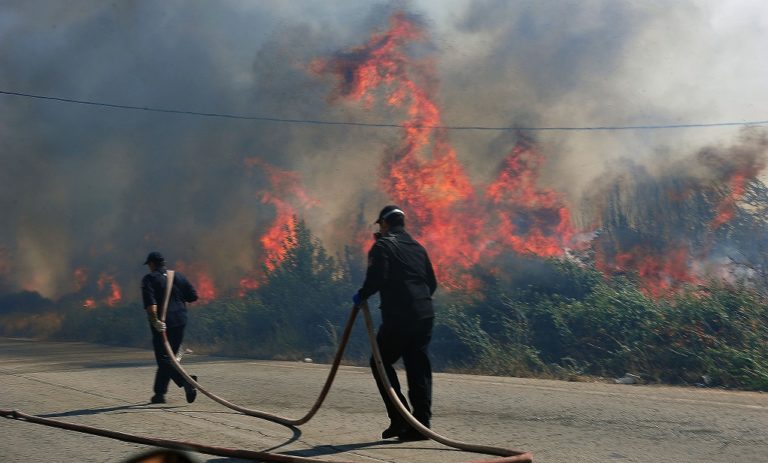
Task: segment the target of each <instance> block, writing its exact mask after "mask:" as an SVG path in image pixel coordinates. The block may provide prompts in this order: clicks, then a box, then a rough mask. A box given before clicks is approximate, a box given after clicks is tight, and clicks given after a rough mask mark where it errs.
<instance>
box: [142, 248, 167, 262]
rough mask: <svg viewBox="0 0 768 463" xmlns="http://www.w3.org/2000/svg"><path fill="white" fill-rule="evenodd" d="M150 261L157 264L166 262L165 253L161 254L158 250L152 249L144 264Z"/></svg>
mask: <svg viewBox="0 0 768 463" xmlns="http://www.w3.org/2000/svg"><path fill="white" fill-rule="evenodd" d="M150 262H154V263H156V264H162V263H164V262H165V257H163V255H162V254H160V253H159V252H158V251H152V252H150V253H149V254H147V260H145V261H144V263H143V264H142V265H147V264H148V263H150Z"/></svg>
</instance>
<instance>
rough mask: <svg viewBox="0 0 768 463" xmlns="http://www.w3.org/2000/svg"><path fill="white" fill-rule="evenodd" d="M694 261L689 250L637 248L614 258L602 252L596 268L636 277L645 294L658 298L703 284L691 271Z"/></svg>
mask: <svg viewBox="0 0 768 463" xmlns="http://www.w3.org/2000/svg"><path fill="white" fill-rule="evenodd" d="M691 261H692V257H691V255H690V251H689V249H688V248H687V247H686V246H679V247H675V248H672V249H663V248H662V249H651V248H649V247H648V246H643V245H636V246H633V247H632V248H630V249H629V250H627V251H623V252H620V253H617V254H616V255H614V256H612V258H607V257H606V256H605V254H604V253H603V252H598V256H596V262H595V264H596V267H597V269H598V270H600V271H601V272H603V273H604V274H623V273H628V272H632V273H635V274H636V275H637V277H638V278H639V280H640V283H641V289H642V290H643V292H644V293H646V294H648V295H649V296H652V297H655V298H658V297H663V296H668V295H670V294H673V293H674V292H676V291H677V290H679V289H680V287H681V286H682V285H684V284H700V283H701V281H702V280H701V278H699V277H698V276H697V275H695V273H694V272H692V271H691Z"/></svg>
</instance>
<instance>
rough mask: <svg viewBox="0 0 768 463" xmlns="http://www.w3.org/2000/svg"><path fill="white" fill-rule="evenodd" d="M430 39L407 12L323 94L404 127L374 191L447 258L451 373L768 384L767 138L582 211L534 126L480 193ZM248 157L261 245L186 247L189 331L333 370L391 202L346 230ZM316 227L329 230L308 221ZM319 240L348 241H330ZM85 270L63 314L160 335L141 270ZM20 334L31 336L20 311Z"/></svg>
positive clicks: (620, 174)
mask: <svg viewBox="0 0 768 463" xmlns="http://www.w3.org/2000/svg"><path fill="white" fill-rule="evenodd" d="M428 42H429V37H428V33H427V30H426V29H425V27H424V25H423V24H422V23H420V22H419V21H418V19H416V18H414V17H413V16H410V15H408V14H407V13H403V12H396V13H395V14H393V15H392V16H391V18H390V19H389V23H388V26H387V27H386V28H384V29H383V30H381V31H375V32H374V33H373V34H372V35H371V36H370V38H369V39H368V40H366V41H365V42H364V43H363V44H362V45H360V46H357V47H353V48H349V49H346V50H344V51H341V52H339V53H337V54H335V55H333V56H329V57H324V58H317V59H315V60H313V61H312V62H311V63H310V65H309V71H310V74H311V76H312V78H313V79H314V80H313V82H315V83H316V84H317V83H318V82H320V83H328V82H331V83H332V85H333V88H332V90H331V92H330V95H329V98H328V103H329V104H330V105H331V106H333V107H334V108H338V107H343V108H344V109H346V110H349V111H351V112H355V111H359V110H365V111H371V110H374V109H377V108H378V109H379V110H380V111H382V112H384V113H386V114H390V115H394V116H395V117H398V118H400V119H399V122H398V124H399V127H398V128H397V136H396V137H394V138H393V139H392V141H391V142H389V143H382V146H383V148H382V149H381V152H380V153H378V156H377V157H376V161H375V162H376V173H377V176H378V177H377V179H376V185H375V186H376V187H378V188H379V189H380V190H381V191H382V192H383V195H381V196H380V197H383V198H385V199H386V202H387V203H395V204H398V205H399V206H400V207H401V208H402V209H404V210H405V211H406V222H407V226H408V229H409V231H411V233H412V234H413V235H414V236H415V237H416V238H417V239H418V240H419V241H420V242H422V243H423V244H424V245H425V247H426V248H427V249H428V250H429V252H430V255H431V256H432V259H433V264H434V266H435V269H436V271H437V273H438V280H439V281H440V283H441V288H442V289H441V291H440V292H439V293H438V297H439V298H441V299H442V300H441V301H439V302H441V303H442V305H443V306H444V312H443V313H442V317H443V318H444V320H443V321H439V322H440V323H441V326H439V327H438V329H437V330H436V333H437V335H436V336H437V337H438V338H439V339H438V340H437V342H436V344H437V346H436V348H437V349H444V351H445V352H444V353H443V354H442V357H440V356H441V354H438V362H440V361H442V362H443V365H448V366H454V365H456V364H464V362H466V364H472V362H474V364H476V365H482V366H483V367H482V368H483V371H484V372H490V373H495V374H531V373H532V372H533V373H538V374H541V373H542V372H543V373H544V374H547V375H551V376H556V377H563V376H572V375H578V374H581V373H585V374H586V373H589V374H623V373H624V372H625V370H627V369H629V368H634V369H636V370H638V371H644V372H646V374H647V375H648V376H649V377H650V378H651V379H656V380H664V381H672V382H679V381H683V382H691V381H695V380H696V378H697V376H699V375H701V374H703V373H707V375H710V376H711V375H712V366H711V365H712V364H717V365H718V366H717V370H718V372H719V373H717V374H718V375H719V376H718V378H719V381H720V384H724V385H734V386H738V387H750V388H763V389H765V388H768V375H767V374H766V373H765V371H768V369H766V368H768V366H767V365H765V364H764V363H760V362H759V361H758V360H754V359H758V358H766V356H765V355H763V354H764V353H765V352H764V350H765V347H764V345H765V343H764V342H763V344H762V347H761V346H760V339H763V340H764V336H765V334H766V333H765V330H766V324H767V323H766V320H768V318H767V316H766V314H765V313H764V310H763V311H760V310H759V309H758V308H756V306H759V303H760V301H763V298H764V297H765V295H766V294H767V293H768V219H766V217H768V215H766V213H767V212H768V210H767V209H768V188H766V186H765V185H764V184H763V183H762V181H761V179H760V176H761V175H762V174H763V173H764V169H765V167H766V160H767V159H768V158H766V155H767V154H768V136H766V134H765V132H764V131H763V130H761V129H757V128H752V129H747V130H744V131H743V132H742V134H741V139H740V140H737V141H736V142H735V143H733V144H732V145H731V146H717V147H708V148H705V149H701V150H700V151H698V152H697V153H695V154H694V155H693V156H690V157H689V158H687V159H678V160H665V161H663V162H661V161H660V162H659V163H657V164H656V165H653V166H649V165H646V164H643V163H641V162H632V161H625V162H624V163H623V164H622V165H620V166H617V167H615V168H614V169H612V170H610V171H607V172H606V173H605V174H604V175H603V177H602V178H601V179H599V180H596V181H595V182H593V185H591V188H589V189H588V192H587V193H586V194H584V196H583V197H580V198H575V197H573V195H570V196H569V195H567V194H566V193H565V192H564V191H560V190H559V189H558V188H557V187H556V186H554V185H551V184H547V183H546V182H544V181H543V180H542V177H543V175H544V173H545V172H546V170H547V168H548V162H551V159H549V157H548V154H549V152H548V151H547V150H546V149H545V148H544V147H543V146H542V145H541V144H540V143H539V142H538V140H537V139H536V138H535V137H533V136H530V135H529V134H528V133H527V132H522V131H520V132H518V133H514V134H513V136H512V137H510V138H509V140H512V141H511V142H510V143H508V144H507V145H505V146H504V147H503V148H501V149H500V150H499V152H498V154H497V157H496V158H495V159H496V160H497V161H496V162H497V164H496V166H495V170H493V172H492V174H491V175H490V176H488V177H487V178H486V179H484V180H482V179H481V180H478V179H477V178H475V177H472V176H471V175H470V173H469V170H468V168H467V165H465V161H463V159H467V158H471V155H467V154H466V153H461V152H460V150H459V149H457V148H456V147H455V146H454V144H452V140H451V135H452V133H451V132H450V131H449V130H448V129H446V128H445V127H444V124H445V123H444V120H443V116H442V114H441V107H440V102H439V99H438V90H439V81H438V79H437V71H436V63H435V57H434V54H433V53H431V52H430V50H432V49H431V48H429V47H428V46H427V45H428ZM462 154H464V155H463V156H462ZM230 164H231V165H232V166H234V167H233V168H232V169H233V170H235V171H236V174H237V175H239V177H238V176H237V175H235V174H231V178H233V179H239V180H241V181H242V183H243V184H244V185H246V186H247V188H246V187H243V189H244V190H245V191H246V192H247V195H244V196H245V197H246V200H245V202H247V203H248V205H249V206H252V207H253V208H252V209H249V212H248V213H249V214H252V215H253V216H258V220H256V223H257V226H255V227H252V228H249V229H243V230H240V229H237V227H236V226H233V228H235V229H237V230H238V233H240V234H242V235H243V236H247V246H246V247H245V248H243V249H241V250H239V252H238V255H236V256H234V259H232V260H231V261H228V262H226V265H222V264H221V263H220V262H219V263H214V262H209V261H208V260H206V259H204V258H203V257H201V256H199V255H197V254H196V251H197V249H196V248H195V246H194V245H192V246H186V248H188V252H187V255H184V256H180V257H181V258H183V259H185V260H183V261H182V260H177V261H172V262H169V264H170V265H169V266H170V267H171V268H176V269H178V270H179V271H181V272H183V273H184V274H185V275H186V276H187V277H188V278H189V279H190V281H191V282H192V283H193V284H194V285H195V287H196V288H197V290H198V293H199V294H200V304H199V305H202V306H203V307H204V308H205V310H200V311H197V313H195V317H196V318H197V320H199V326H198V327H196V328H194V329H193V331H192V333H191V334H190V337H195V336H196V337H197V339H206V340H220V339H222V337H221V335H220V333H218V334H217V333H216V332H214V330H215V327H220V326H221V323H222V322H221V320H225V323H226V324H228V325H227V329H228V331H227V333H229V335H230V338H228V339H227V340H226V341H224V345H216V346H209V348H210V350H215V351H218V352H222V353H236V354H238V355H243V354H253V355H260V356H272V357H274V356H279V357H281V358H287V357H290V354H287V353H286V352H293V353H296V355H297V356H300V355H303V354H300V353H303V352H309V351H313V349H318V347H317V346H318V342H320V345H321V347H320V349H321V352H319V353H318V352H317V351H313V352H314V353H313V357H315V356H317V357H318V358H322V356H323V355H324V354H327V349H328V348H329V345H333V342H334V340H335V336H336V330H337V328H338V326H339V325H340V324H341V323H342V322H343V320H344V312H345V311H346V309H348V306H349V301H348V297H349V295H350V294H352V290H353V289H354V288H355V285H356V284H359V283H360V282H361V281H362V273H363V271H364V270H363V269H362V267H361V266H362V263H363V261H364V256H363V255H362V254H363V252H364V250H365V249H367V248H368V247H369V246H370V244H371V243H370V235H369V233H370V230H369V227H366V226H365V225H364V224H365V223H370V221H371V220H369V218H370V215H371V213H372V211H376V210H378V209H379V208H380V207H381V205H382V204H381V203H380V202H378V201H379V198H380V197H376V196H375V194H373V193H371V194H369V195H368V196H369V198H368V199H367V200H361V201H360V203H359V204H360V211H359V216H360V219H359V220H358V223H357V224H356V225H355V227H354V228H352V229H350V228H343V229H340V228H339V227H336V225H337V224H338V221H337V220H334V218H333V217H327V216H326V217H323V220H317V219H316V217H317V216H316V215H314V216H313V215H312V214H313V213H315V211H317V210H318V209H323V210H330V208H327V209H326V208H325V206H326V205H324V204H322V203H321V202H320V201H319V200H317V199H315V198H316V196H315V194H313V193H317V191H314V192H313V191H312V189H311V188H310V187H308V184H307V181H306V180H307V178H306V176H302V175H300V173H299V171H295V170H293V169H292V168H291V167H292V165H291V160H289V159H280V158H279V157H278V156H258V155H252V154H251V155H248V156H245V157H242V156H234V160H232V162H231V163H230ZM293 167H295V166H293ZM228 178H230V177H228ZM232 183H236V182H235V181H234V180H233V182H232ZM230 186H231V185H230ZM206 194H207V192H203V193H201V194H200V196H205V195H206ZM370 198H375V200H376V201H377V202H375V203H374V200H373V199H370ZM206 204H207V203H206ZM190 215H194V214H192V213H190ZM310 216H312V217H315V221H313V222H312V223H309V222H305V219H306V218H307V217H310ZM219 219H220V220H219V221H220V222H226V220H227V217H223V218H221V217H219ZM131 220H136V219H135V217H131ZM345 220H346V219H345ZM332 227H336V228H335V229H334V230H333V231H332V232H331V233H328V232H327V230H324V228H332ZM310 228H312V229H314V230H320V231H321V232H322V235H323V236H332V237H333V238H332V240H333V242H327V241H323V242H321V241H320V239H319V238H317V237H316V236H315V235H314V234H313V231H312V230H311V229H310ZM160 230H161V229H160ZM179 230H181V231H180V232H179V233H178V235H179V236H182V235H183V232H184V229H183V227H180V228H179ZM157 234H159V232H158V231H157V230H150V231H149V232H148V233H147V235H146V236H145V237H143V238H144V239H143V240H142V241H141V243H139V244H140V245H141V246H142V247H141V249H144V250H146V249H147V248H153V247H155V246H154V245H155V243H158V242H159V239H158V238H157ZM213 234H215V231H214V233H213ZM174 236H175V235H174ZM217 238H218V237H217ZM181 241H182V242H184V243H186V241H184V240H181ZM212 241H214V242H217V241H216V240H212ZM192 242H193V243H197V242H195V241H192ZM345 244H347V245H351V246H347V247H344V245H345ZM184 248H185V246H180V249H184ZM327 249H331V250H333V251H335V253H334V252H329V251H327ZM133 251H135V249H134V250H133ZM110 252H112V251H110ZM143 252H144V251H141V253H143ZM13 253H14V250H13V249H6V248H0V290H2V292H3V293H6V294H13V292H14V291H13V289H14V288H12V286H13V285H11V284H10V283H9V278H10V275H12V273H13V265H14V261H13ZM141 253H139V254H141ZM95 254H98V252H96V253H95ZM169 254H170V253H169ZM134 256H135V252H134ZM187 259H188V260H187ZM85 260H87V259H85ZM94 260H95V259H94ZM77 263H78V264H79V265H77V266H76V268H75V269H74V270H70V271H69V273H70V274H71V281H72V283H71V286H72V291H70V294H67V295H65V296H63V297H62V298H61V299H60V301H59V302H60V304H62V305H67V304H71V303H76V305H77V307H78V309H79V310H80V312H86V313H93V311H94V310H102V311H105V310H106V311H108V310H112V312H108V314H109V315H107V319H108V318H109V317H118V318H119V317H123V316H124V317H126V319H130V320H134V319H135V320H138V321H135V326H133V329H135V330H136V331H137V332H138V331H139V330H141V329H143V328H144V327H143V326H139V324H140V323H142V319H143V317H140V316H136V314H135V313H134V312H135V311H133V312H130V314H128V315H121V314H120V312H119V310H120V307H127V306H128V304H134V305H135V303H134V300H133V299H132V298H135V297H138V292H137V291H134V292H135V293H137V294H133V293H134V292H127V294H126V295H124V294H123V289H122V288H123V287H127V286H126V283H125V282H126V281H131V279H130V278H132V277H133V276H135V272H133V271H131V272H128V271H127V270H126V271H125V273H126V274H123V273H121V272H124V271H123V270H122V269H121V270H120V271H117V270H115V267H114V266H112V264H110V266H107V265H106V264H105V265H104V268H100V267H98V266H97V265H94V264H92V263H90V264H89V263H87V262H81V261H78V262H77ZM224 267H227V271H226V272H224V271H222V269H223V268H224ZM121 282H122V286H121ZM16 289H17V288H16ZM31 289H34V288H31ZM745 289H746V291H745V292H740V291H742V290H745ZM18 294H19V296H18V297H16V296H13V297H11V296H5V299H2V298H0V301H2V300H5V301H6V302H7V303H8V304H10V305H8V306H7V307H13V309H7V308H5V309H2V308H1V307H0V312H1V311H5V312H14V313H15V312H16V311H17V310H16V309H17V307H18V305H19V304H18V303H17V300H22V301H33V302H35V303H40V304H43V302H40V301H44V304H43V305H45V307H46V310H49V309H50V308H51V301H50V300H47V299H44V298H39V299H35V298H34V297H31V296H30V293H18ZM22 296H23V297H22ZM8 301H10V302H8ZM82 307H85V308H86V309H89V310H88V311H83V310H82ZM78 316H82V315H78ZM78 316H70V317H69V318H68V319H67V318H65V319H64V320H63V321H62V320H61V319H60V318H56V320H55V322H56V323H55V325H56V327H57V328H58V327H61V332H62V333H64V334H63V335H62V336H64V337H66V336H67V334H66V333H70V334H71V333H80V332H82V331H83V330H82V329H81V325H87V323H96V322H83V321H82V319H78V318H77V317H78ZM94 318H95V317H94ZM51 323H53V322H51ZM78 323H80V324H78ZM120 323H121V324H124V323H125V320H123V319H121V322H120ZM130 323H134V322H129V324H130ZM8 326H11V325H8ZM13 326H20V325H18V323H17V320H16V319H15V318H14V324H13ZM24 327H25V329H26V327H27V325H24ZM194 330H197V332H196V333H195V331H194ZM441 330H442V331H441ZM93 332H94V333H98V330H96V329H95V328H94V329H93ZM130 332H131V329H126V333H130ZM6 333H7V331H6ZM123 334H125V333H123ZM94 336H95V337H96V339H92V340H98V341H105V342H120V340H119V339H114V338H109V339H104V338H103V336H105V335H102V334H98V335H94ZM125 336H128V334H125ZM246 339H247V340H249V341H244V340H246ZM124 341H125V342H127V343H133V342H136V341H135V340H133V338H130V337H126V338H125V339H124ZM210 342H211V343H213V341H210ZM322 342H325V344H322ZM355 342H357V346H358V352H359V351H361V349H362V348H361V347H360V346H361V345H363V341H361V340H360V339H357V341H354V340H353V352H354V349H355V347H354V346H355ZM585 346H587V347H585ZM647 346H658V348H657V349H651V348H648V347H647ZM665 346H674V351H670V350H664V349H665V348H666V347H665ZM734 346H736V347H734ZM322 349H325V350H322ZM728 349H731V350H728ZM761 349H762V350H761ZM702 351H706V352H712V354H711V356H710V357H706V356H702V354H701V352H702ZM707 355H709V354H707ZM441 359H442V360H441ZM564 359H568V361H567V362H565V361H564ZM718 362H719V363H718ZM655 365H656V366H655ZM658 365H662V366H661V367H658ZM658 368H662V369H663V371H659V370H658ZM670 369H673V370H675V372H672V373H670V371H671V370H670ZM678 370H679V372H678ZM563 372H565V373H563Z"/></svg>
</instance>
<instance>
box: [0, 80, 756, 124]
mask: <svg viewBox="0 0 768 463" xmlns="http://www.w3.org/2000/svg"><path fill="white" fill-rule="evenodd" d="M0 94H2V95H10V96H17V97H24V98H35V99H38V100H47V101H57V102H60V103H71V104H79V105H89V106H99V107H105V108H112V109H126V110H133V111H148V112H154V113H170V114H181V115H186V116H199V117H218V118H224V119H240V120H249V121H262V122H281V123H287V124H313V125H345V126H353V127H379V128H405V127H414V126H413V125H408V126H406V125H405V124H388V123H374V122H354V121H329V120H322V119H290V118H282V117H268V116H247V115H241V114H226V113H211V112H200V111H186V110H182V109H171V108H155V107H150V106H132V105H124V104H115V103H104V102H100V101H89V100H78V99H74V98H62V97H56V96H47V95H35V94H31V93H21V92H9V91H5V90H0ZM749 125H768V120H764V121H730V122H711V123H690V124H646V125H603V126H584V127H578V126H573V127H568V126H563V127H488V126H477V125H424V126H416V127H421V128H427V129H445V130H486V131H497V132H501V131H528V132H545V131H571V132H585V131H606V130H614V131H615V130H660V129H692V128H707V127H728V126H749Z"/></svg>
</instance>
